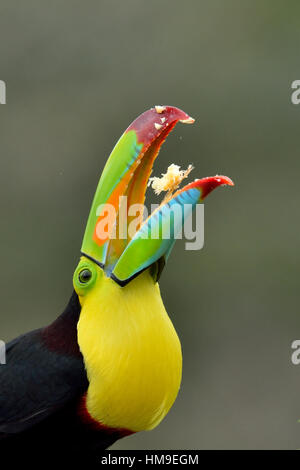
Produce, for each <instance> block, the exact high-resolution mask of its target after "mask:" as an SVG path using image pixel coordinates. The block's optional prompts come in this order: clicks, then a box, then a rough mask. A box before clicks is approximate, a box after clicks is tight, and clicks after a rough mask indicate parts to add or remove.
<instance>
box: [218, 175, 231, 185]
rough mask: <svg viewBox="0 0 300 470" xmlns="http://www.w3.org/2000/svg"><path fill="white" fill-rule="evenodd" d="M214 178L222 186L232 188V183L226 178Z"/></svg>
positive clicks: (220, 176)
mask: <svg viewBox="0 0 300 470" xmlns="http://www.w3.org/2000/svg"><path fill="white" fill-rule="evenodd" d="M214 178H215V181H216V182H217V183H219V184H220V185H222V186H234V182H233V181H232V179H230V178H228V176H223V175H216V176H215V177H214Z"/></svg>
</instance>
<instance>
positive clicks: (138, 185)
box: [81, 106, 233, 286]
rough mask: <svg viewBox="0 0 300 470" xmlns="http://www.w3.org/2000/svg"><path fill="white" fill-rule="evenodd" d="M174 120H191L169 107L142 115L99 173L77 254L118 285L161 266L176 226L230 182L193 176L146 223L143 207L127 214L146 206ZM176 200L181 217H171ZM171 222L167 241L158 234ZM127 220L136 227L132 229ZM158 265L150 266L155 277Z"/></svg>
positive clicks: (177, 228) (122, 138) (223, 179)
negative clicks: (134, 210)
mask: <svg viewBox="0 0 300 470" xmlns="http://www.w3.org/2000/svg"><path fill="white" fill-rule="evenodd" d="M178 121H180V122H182V123H188V124H191V123H193V122H194V119H192V118H191V117H190V116H188V115H187V114H186V113H185V112H184V111H181V110H180V109H178V108H175V107H172V106H156V107H155V108H152V109H150V110H148V111H146V112H145V113H143V114H142V115H141V116H139V117H138V118H137V119H135V121H133V123H132V124H131V125H130V126H129V127H128V128H127V129H126V131H125V132H124V134H123V135H122V136H121V138H120V139H119V141H118V142H117V144H116V146H115V147H114V149H113V151H112V153H111V155H110V157H109V159H108V161H107V163H106V165H105V168H104V170H103V173H102V175H101V178H100V181H99V184H98V187H97V190H96V194H95V197H94V200H93V203H92V207H91V210H90V214H89V218H88V222H87V226H86V231H85V234H84V239H83V243H82V248H81V252H82V254H83V255H84V256H86V257H87V258H89V259H91V260H93V261H94V262H95V263H97V264H98V265H99V266H101V268H103V270H104V271H105V273H106V275H107V276H110V277H111V278H112V279H114V280H115V281H116V282H117V283H118V284H120V285H121V286H124V285H126V284H127V283H128V282H129V281H130V280H131V279H133V278H134V277H136V276H137V275H138V274H139V273H140V272H141V271H143V270H144V269H146V268H148V267H150V266H151V265H153V266H154V268H155V267H156V268H157V266H159V267H160V268H161V267H162V266H163V265H164V263H165V260H166V258H167V257H168V255H169V253H170V251H171V249H172V247H173V245H174V242H175V239H176V234H177V232H178V230H179V229H180V228H181V227H182V225H183V224H184V222H185V219H186V218H187V217H188V216H189V215H190V213H191V212H192V211H193V209H194V208H195V207H196V205H197V203H199V202H202V201H203V199H204V198H205V197H206V196H207V194H209V192H211V191H212V190H213V189H215V188H216V187H217V186H219V185H222V184H227V185H233V183H232V181H231V180H230V179H229V178H227V177H224V176H215V177H210V178H204V179H202V180H196V181H194V182H193V183H190V184H188V185H187V186H185V187H184V188H182V189H180V190H179V191H177V192H176V193H175V194H174V195H173V197H171V198H169V199H168V200H167V201H164V202H163V203H162V204H161V205H160V206H159V208H158V209H157V210H156V211H154V213H153V214H151V215H150V217H148V219H146V220H145V221H143V214H142V212H141V211H140V213H139V214H138V216H137V217H133V216H132V215H131V213H130V208H131V207H140V206H141V205H143V204H144V200H145V193H146V189H147V184H148V180H149V177H150V174H151V171H152V167H153V163H154V160H155V158H156V157H157V155H158V153H159V150H160V147H161V145H162V143H163V142H164V140H165V139H166V137H167V135H168V134H169V133H170V132H171V130H172V129H173V128H174V126H175V125H176V124H177V122H178ZM125 200H126V205H125V206H124V201H125ZM174 204H177V205H179V206H182V208H184V206H187V207H189V210H187V211H186V210H183V211H182V214H183V216H182V218H180V219H179V220H178V218H177V220H173V219H172V216H171V217H170V213H171V212H172V209H173V206H174ZM136 205H139V206H136ZM121 216H122V217H121ZM133 219H135V220H133ZM170 220H171V221H172V222H171V226H170V230H169V235H170V236H169V237H168V238H167V239H165V238H164V237H163V235H162V234H163V233H165V232H164V230H163V229H164V225H165V224H167V223H168V224H170ZM131 222H134V227H135V230H134V232H133V233H132V230H130V227H132V225H133V224H132V223H131ZM155 226H157V227H155ZM153 228H154V231H155V233H156V234H158V235H157V236H156V237H155V238H152V237H151V230H153ZM160 268H159V269H153V273H156V274H155V277H156V279H157V273H158V271H161V269H160Z"/></svg>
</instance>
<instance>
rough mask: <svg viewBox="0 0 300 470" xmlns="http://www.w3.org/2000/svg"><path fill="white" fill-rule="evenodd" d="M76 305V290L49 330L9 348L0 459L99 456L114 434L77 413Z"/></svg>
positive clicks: (80, 376)
mask: <svg viewBox="0 0 300 470" xmlns="http://www.w3.org/2000/svg"><path fill="white" fill-rule="evenodd" d="M80 309H81V307H80V303H79V300H78V296H77V294H76V293H75V291H74V292H73V294H72V297H71V299H70V301H69V304H68V306H67V307H66V309H65V311H64V312H63V313H62V315H61V316H60V317H58V319H57V320H55V322H54V323H52V324H51V325H49V326H47V327H45V328H41V329H38V330H34V331H31V332H30V333H27V334H25V335H22V336H19V337H18V338H16V339H14V340H13V341H11V342H10V343H9V344H8V345H7V356H6V364H5V365H1V366H0V390H1V394H0V456H1V457H6V458H8V459H10V460H11V459H18V460H19V459H21V461H22V462H23V463H24V462H25V461H27V460H28V462H30V463H31V464H32V463H33V462H34V461H35V459H37V461H39V462H40V456H41V455H44V456H45V458H46V459H47V460H48V459H49V458H50V459H52V458H53V459H54V460H57V459H58V461H59V462H62V461H63V460H66V461H68V462H70V461H72V460H76V461H78V459H80V458H83V459H84V460H86V459H90V458H94V457H97V455H99V452H101V450H103V449H105V448H107V447H108V446H109V445H111V444H112V443H113V442H114V441H115V440H116V439H117V438H118V437H120V436H118V433H117V432H114V431H113V430H112V431H111V432H106V431H105V430H101V429H97V430H95V427H94V426H91V425H89V424H87V423H84V422H83V420H82V417H81V415H80V413H79V406H80V402H81V400H82V397H83V396H84V394H85V393H86V391H87V388H88V379H87V376H86V372H85V368H84V362H83V357H82V355H81V353H80V350H79V346H78V342H77V322H78V319H79V315H80Z"/></svg>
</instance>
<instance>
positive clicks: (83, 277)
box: [78, 269, 92, 284]
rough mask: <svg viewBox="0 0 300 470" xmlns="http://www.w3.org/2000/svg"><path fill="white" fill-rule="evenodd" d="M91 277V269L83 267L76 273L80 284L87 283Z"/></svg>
mask: <svg viewBox="0 0 300 470" xmlns="http://www.w3.org/2000/svg"><path fill="white" fill-rule="evenodd" d="M91 279H92V271H90V270H89V269H83V270H82V271H80V273H79V274H78V280H79V282H80V284H87V283H88V282H89V281H90V280H91Z"/></svg>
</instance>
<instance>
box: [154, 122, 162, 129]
mask: <svg viewBox="0 0 300 470" xmlns="http://www.w3.org/2000/svg"><path fill="white" fill-rule="evenodd" d="M154 127H155V129H157V130H159V129H161V128H162V124H158V122H155V123H154Z"/></svg>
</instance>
